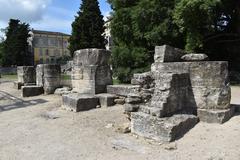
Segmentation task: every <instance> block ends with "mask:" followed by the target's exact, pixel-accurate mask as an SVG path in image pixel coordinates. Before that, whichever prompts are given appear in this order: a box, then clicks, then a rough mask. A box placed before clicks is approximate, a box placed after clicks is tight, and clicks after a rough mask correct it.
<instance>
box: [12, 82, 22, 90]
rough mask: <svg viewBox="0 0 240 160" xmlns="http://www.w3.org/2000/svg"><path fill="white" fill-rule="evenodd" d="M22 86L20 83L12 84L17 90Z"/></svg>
mask: <svg viewBox="0 0 240 160" xmlns="http://www.w3.org/2000/svg"><path fill="white" fill-rule="evenodd" d="M22 86H24V84H22V83H21V82H17V81H15V82H13V87H14V88H15V89H17V90H19V89H21V87H22Z"/></svg>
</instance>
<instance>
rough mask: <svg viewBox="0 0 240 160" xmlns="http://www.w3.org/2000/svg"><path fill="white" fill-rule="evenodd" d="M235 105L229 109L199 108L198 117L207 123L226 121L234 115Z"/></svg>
mask: <svg viewBox="0 0 240 160" xmlns="http://www.w3.org/2000/svg"><path fill="white" fill-rule="evenodd" d="M234 111H235V110H234V107H231V108H229V109H221V110H220V109H218V110H212V109H211V110H209V109H198V111H197V112H198V117H199V119H200V121H202V122H207V123H220V124H222V123H225V122H227V121H228V120H229V119H230V118H231V117H232V116H233V115H234Z"/></svg>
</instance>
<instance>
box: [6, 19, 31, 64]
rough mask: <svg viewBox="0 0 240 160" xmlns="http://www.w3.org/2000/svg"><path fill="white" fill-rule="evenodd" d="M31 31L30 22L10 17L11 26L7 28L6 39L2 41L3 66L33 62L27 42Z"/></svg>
mask: <svg viewBox="0 0 240 160" xmlns="http://www.w3.org/2000/svg"><path fill="white" fill-rule="evenodd" d="M29 31H30V29H29V25H28V24H26V23H21V22H20V21H19V20H14V19H10V21H9V26H8V27H7V28H6V40H5V41H4V42H3V43H2V54H1V63H2V65H3V66H10V65H29V64H31V55H30V53H29V52H28V43H27V38H28V37H29V35H28V33H29Z"/></svg>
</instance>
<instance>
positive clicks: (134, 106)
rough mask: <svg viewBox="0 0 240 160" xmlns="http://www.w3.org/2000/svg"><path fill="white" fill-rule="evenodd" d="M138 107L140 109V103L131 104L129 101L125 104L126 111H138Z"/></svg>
mask: <svg viewBox="0 0 240 160" xmlns="http://www.w3.org/2000/svg"><path fill="white" fill-rule="evenodd" d="M138 109H139V105H137V104H129V103H126V104H124V111H125V112H137V111H138Z"/></svg>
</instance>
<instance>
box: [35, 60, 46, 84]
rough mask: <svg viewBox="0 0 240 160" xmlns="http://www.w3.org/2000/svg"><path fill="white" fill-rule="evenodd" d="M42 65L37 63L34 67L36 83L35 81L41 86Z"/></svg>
mask: <svg viewBox="0 0 240 160" xmlns="http://www.w3.org/2000/svg"><path fill="white" fill-rule="evenodd" d="M43 67H44V65H43V64H39V65H37V67H36V83H37V86H42V87H43V82H44V81H43V76H44V74H43Z"/></svg>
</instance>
